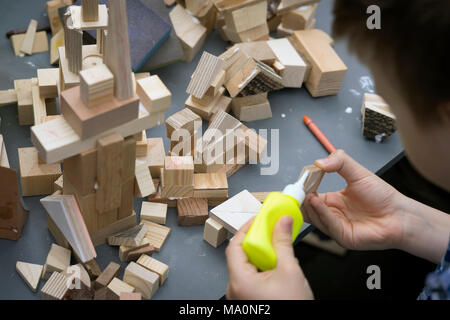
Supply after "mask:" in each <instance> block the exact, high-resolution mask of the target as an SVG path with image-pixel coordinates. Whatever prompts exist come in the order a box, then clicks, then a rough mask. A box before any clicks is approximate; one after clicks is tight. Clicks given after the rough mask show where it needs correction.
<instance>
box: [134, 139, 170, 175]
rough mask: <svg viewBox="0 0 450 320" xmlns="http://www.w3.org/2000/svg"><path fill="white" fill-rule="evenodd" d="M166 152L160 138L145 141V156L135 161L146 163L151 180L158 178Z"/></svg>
mask: <svg viewBox="0 0 450 320" xmlns="http://www.w3.org/2000/svg"><path fill="white" fill-rule="evenodd" d="M165 155H166V152H165V150H164V143H163V139H162V138H148V139H147V156H146V157H138V158H137V160H139V161H144V162H146V163H147V166H148V168H149V169H150V174H151V176H152V178H159V177H160V173H161V171H160V170H161V168H164V158H165Z"/></svg>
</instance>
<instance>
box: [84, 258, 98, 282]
mask: <svg viewBox="0 0 450 320" xmlns="http://www.w3.org/2000/svg"><path fill="white" fill-rule="evenodd" d="M83 266H84V267H85V268H86V271H87V272H88V274H89V277H90V278H91V279H97V278H98V277H99V276H100V274H101V273H102V271H101V270H100V267H99V266H98V264H97V262H96V261H95V260H91V261H88V262H86V263H83Z"/></svg>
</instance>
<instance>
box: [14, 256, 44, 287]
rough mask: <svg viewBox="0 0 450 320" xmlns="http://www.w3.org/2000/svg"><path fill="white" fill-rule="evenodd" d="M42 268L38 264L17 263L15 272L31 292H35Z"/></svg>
mask: <svg viewBox="0 0 450 320" xmlns="http://www.w3.org/2000/svg"><path fill="white" fill-rule="evenodd" d="M43 269H44V266H42V265H40V264H34V263H28V262H22V261H17V263H16V270H17V272H18V273H19V274H20V276H21V277H22V279H23V280H24V281H25V282H26V283H27V285H28V286H29V287H30V289H31V290H33V292H36V290H37V286H38V284H39V279H40V278H41V274H42V270H43Z"/></svg>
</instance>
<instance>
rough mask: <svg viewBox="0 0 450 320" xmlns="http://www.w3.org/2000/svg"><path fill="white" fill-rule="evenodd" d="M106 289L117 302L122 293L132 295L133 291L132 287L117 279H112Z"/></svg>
mask: <svg viewBox="0 0 450 320" xmlns="http://www.w3.org/2000/svg"><path fill="white" fill-rule="evenodd" d="M107 288H108V289H109V290H110V291H111V293H112V294H113V295H114V297H115V298H116V299H117V300H119V299H120V296H121V294H122V293H133V292H134V291H135V289H134V287H132V286H130V285H129V284H128V283H126V282H125V281H122V280H120V279H118V278H114V279H112V280H111V282H110V283H109V284H108V286H107Z"/></svg>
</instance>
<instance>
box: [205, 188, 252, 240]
mask: <svg viewBox="0 0 450 320" xmlns="http://www.w3.org/2000/svg"><path fill="white" fill-rule="evenodd" d="M260 208H261V202H259V201H258V199H256V198H255V197H253V196H252V195H251V193H250V192H248V191H247V190H243V191H241V192H240V193H238V194H237V195H235V196H234V197H232V198H230V199H228V200H227V201H225V202H224V203H222V204H221V205H219V206H217V207H215V208H213V209H211V210H210V213H211V217H212V218H213V219H214V220H216V221H218V222H219V223H220V224H222V225H223V226H224V227H225V229H227V230H228V231H230V232H231V233H236V232H237V230H239V229H240V228H241V227H242V226H243V225H244V224H245V223H246V222H247V221H248V220H249V219H251V218H253V217H254V216H255V215H256V214H257V213H258V212H259V209H260Z"/></svg>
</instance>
